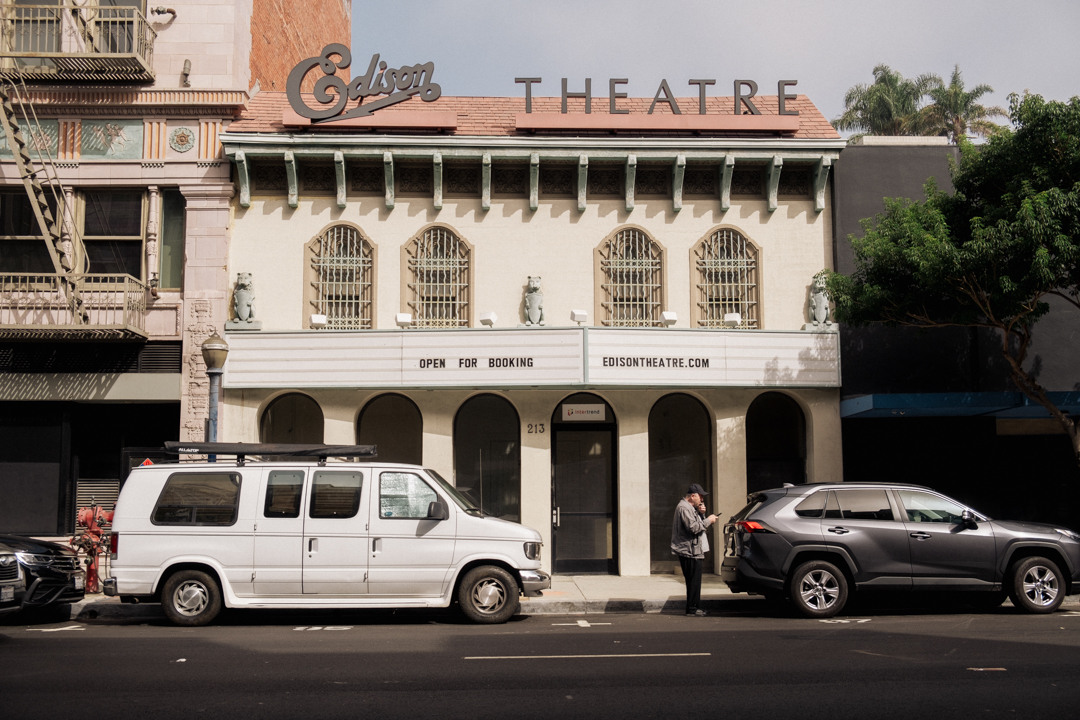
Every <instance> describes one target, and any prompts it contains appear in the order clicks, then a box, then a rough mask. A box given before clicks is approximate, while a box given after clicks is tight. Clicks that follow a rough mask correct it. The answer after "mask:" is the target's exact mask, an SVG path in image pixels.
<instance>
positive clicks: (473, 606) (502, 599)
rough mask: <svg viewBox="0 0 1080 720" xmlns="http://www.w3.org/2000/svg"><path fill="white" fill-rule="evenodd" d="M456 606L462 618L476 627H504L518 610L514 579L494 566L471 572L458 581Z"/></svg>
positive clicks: (479, 568) (516, 587) (516, 585)
mask: <svg viewBox="0 0 1080 720" xmlns="http://www.w3.org/2000/svg"><path fill="white" fill-rule="evenodd" d="M458 602H459V603H461V610H462V612H464V613H465V616H466V617H467V618H469V619H470V620H472V621H473V622H476V623H485V624H489V623H504V622H506V621H507V620H509V619H510V616H511V615H513V614H514V612H515V611H516V610H517V608H518V584H517V581H516V580H515V579H514V576H513V575H511V574H510V573H508V572H506V571H505V570H503V569H502V568H501V567H496V566H494V565H484V566H482V567H478V568H473V569H472V570H470V571H469V572H468V573H466V575H465V577H464V578H463V579H462V581H461V587H459V588H458Z"/></svg>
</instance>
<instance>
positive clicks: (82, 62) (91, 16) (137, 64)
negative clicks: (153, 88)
mask: <svg viewBox="0 0 1080 720" xmlns="http://www.w3.org/2000/svg"><path fill="white" fill-rule="evenodd" d="M156 37H157V33H156V32H154V29H153V28H152V27H150V23H149V22H147V20H146V18H145V17H143V15H142V13H140V12H139V11H138V10H137V9H136V8H132V7H100V6H87V7H79V6H77V5H3V6H0V77H13V76H16V75H20V74H21V75H22V77H23V78H25V79H26V80H51V81H57V80H92V81H124V82H151V81H153V79H154V38H156Z"/></svg>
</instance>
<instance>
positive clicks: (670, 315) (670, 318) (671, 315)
mask: <svg viewBox="0 0 1080 720" xmlns="http://www.w3.org/2000/svg"><path fill="white" fill-rule="evenodd" d="M660 322H662V323H663V324H664V327H671V326H672V325H674V324H675V323H677V322H679V316H678V315H676V314H675V312H674V311H673V310H665V311H664V312H662V313H660Z"/></svg>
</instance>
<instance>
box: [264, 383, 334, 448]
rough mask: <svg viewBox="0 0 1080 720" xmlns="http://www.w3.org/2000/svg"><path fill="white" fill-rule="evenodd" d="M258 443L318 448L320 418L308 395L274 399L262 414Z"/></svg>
mask: <svg viewBox="0 0 1080 720" xmlns="http://www.w3.org/2000/svg"><path fill="white" fill-rule="evenodd" d="M259 441H260V442H264V443H301V444H305V445H306V444H315V445H317V444H321V443H322V442H323V414H322V408H320V407H319V403H317V402H315V401H314V400H312V399H311V398H309V397H308V396H307V395H301V394H300V393H289V394H287V395H282V396H281V397H279V398H275V399H274V400H273V402H271V403H270V405H269V406H268V407H267V408H266V410H264V411H263V415H262V418H261V420H260V422H259Z"/></svg>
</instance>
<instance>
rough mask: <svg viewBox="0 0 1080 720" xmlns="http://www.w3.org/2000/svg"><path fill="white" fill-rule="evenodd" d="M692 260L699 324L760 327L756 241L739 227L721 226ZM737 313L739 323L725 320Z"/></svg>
mask: <svg viewBox="0 0 1080 720" xmlns="http://www.w3.org/2000/svg"><path fill="white" fill-rule="evenodd" d="M692 260H693V267H694V269H693V270H692V271H691V272H693V273H694V274H695V278H694V281H693V282H694V284H695V285H696V286H697V297H696V301H695V303H694V319H695V321H696V325H697V327H706V328H720V327H737V328H739V329H740V330H758V329H760V328H761V320H760V314H759V312H758V250H757V248H756V247H754V244H753V243H751V242H750V241H749V240H747V239H746V238H745V237H743V235H742V234H741V233H739V232H738V231H736V230H727V229H725V230H717V231H716V232H714V233H713V234H712V235H710V236H709V237H707V238H705V239H704V240H702V241H701V242H700V243H698V244H697V246H696V247H695V248H694V257H693V258H692ZM733 314H738V316H739V320H738V324H737V325H734V326H733V325H728V324H725V320H724V317H725V316H726V315H733ZM731 319H733V318H731Z"/></svg>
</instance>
